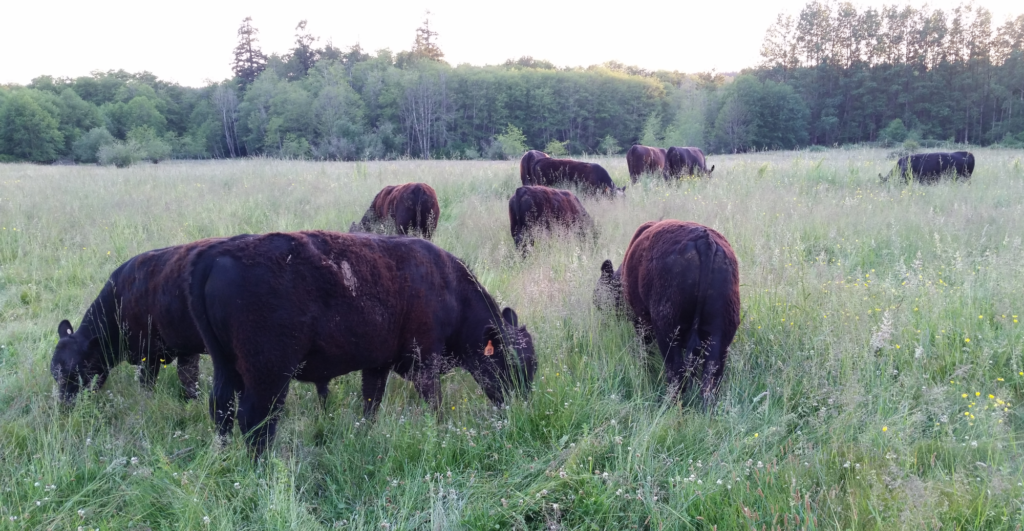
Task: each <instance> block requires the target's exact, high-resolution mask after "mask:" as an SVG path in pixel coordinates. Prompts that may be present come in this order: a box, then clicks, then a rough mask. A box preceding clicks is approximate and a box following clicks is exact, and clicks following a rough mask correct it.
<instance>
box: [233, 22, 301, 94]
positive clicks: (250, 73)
mask: <svg viewBox="0 0 1024 531" xmlns="http://www.w3.org/2000/svg"><path fill="white" fill-rule="evenodd" d="M303 22H304V21H303ZM259 32H260V30H258V29H256V28H254V27H253V25H252V17H245V20H243V21H242V25H241V26H239V27H238V46H235V62H234V63H232V65H231V70H233V71H234V73H235V77H237V78H238V79H240V80H242V83H243V84H244V85H249V84H250V83H252V82H253V81H256V76H258V75H260V72H263V69H264V68H266V67H267V56H266V55H264V54H263V52H262V51H261V50H260V47H259V38H258V37H257V36H256V35H257V34H259Z"/></svg>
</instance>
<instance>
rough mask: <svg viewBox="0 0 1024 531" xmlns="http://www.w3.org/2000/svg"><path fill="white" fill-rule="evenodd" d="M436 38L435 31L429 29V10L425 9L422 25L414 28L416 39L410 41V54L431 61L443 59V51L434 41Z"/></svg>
mask: <svg viewBox="0 0 1024 531" xmlns="http://www.w3.org/2000/svg"><path fill="white" fill-rule="evenodd" d="M436 38H437V32H436V31H431V30H430V11H427V14H426V16H425V17H424V18H423V25H422V26H420V27H418V28H416V40H415V41H414V42H413V43H412V54H413V55H414V56H416V57H419V58H423V59H430V60H431V61H438V62H440V61H443V60H444V52H442V51H441V48H440V47H438V46H437V43H436V42H434V39H436Z"/></svg>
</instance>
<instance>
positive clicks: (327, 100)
mask: <svg viewBox="0 0 1024 531" xmlns="http://www.w3.org/2000/svg"><path fill="white" fill-rule="evenodd" d="M295 31H296V34H295V42H294V47H293V48H292V49H291V50H289V51H288V52H287V53H284V54H269V55H268V54H265V53H263V51H262V50H261V48H260V44H259V31H258V29H257V28H256V27H255V25H254V24H253V21H252V20H251V19H249V18H246V19H244V20H243V21H242V23H241V25H240V27H239V28H238V44H237V47H236V48H235V49H234V50H233V51H231V50H225V51H223V53H224V56H225V60H226V61H230V62H231V65H232V71H233V73H234V77H233V78H231V79H226V80H223V81H221V82H218V83H211V84H209V85H207V86H204V87H198V88H196V87H185V86H181V85H178V84H175V83H169V82H166V81H163V80H160V79H159V78H157V77H156V76H155V75H153V74H151V73H149V72H141V73H130V72H125V71H120V70H119V71H108V72H99V71H97V72H93V73H92V74H91V75H89V76H82V77H77V78H73V79H72V78H56V77H53V76H47V75H43V76H40V77H37V78H35V79H33V80H32V81H31V83H29V84H28V85H25V86H19V85H3V86H0V162H18V161H30V162H39V163H48V162H62V163H71V162H100V163H103V164H114V165H117V166H123V165H128V164H131V163H132V162H136V161H139V160H152V161H153V162H158V161H160V160H164V159H168V158H178V159H201V158H231V157H251V156H267V157H278V158H293V159H314V160H367V159H371V160H372V159H392V158H402V157H408V158H447V159H478V158H490V159H506V158H513V157H517V156H519V154H521V153H522V151H523V150H524V149H526V148H532V149H542V150H545V151H547V152H549V153H551V154H553V155H563V154H572V155H576V154H585V153H602V154H614V153H621V152H623V151H624V150H625V149H626V148H628V146H630V145H631V144H633V143H642V144H648V145H690V146H701V147H703V148H704V149H705V151H708V152H711V153H739V152H747V151H760V150H775V149H795V148H803V147H808V146H828V147H831V146H837V145H845V144H854V143H877V144H880V145H890V144H897V143H910V144H911V145H918V146H925V147H928V146H934V145H939V144H940V143H961V144H974V145H996V144H998V145H1002V146H1008V147H1024V15H1020V16H1017V17H1016V18H1011V19H1008V20H1006V21H1004V22H1001V23H1000V22H999V21H994V20H993V16H992V14H991V12H989V11H988V10H987V9H985V8H984V7H980V6H976V5H974V4H962V5H960V6H959V7H956V8H954V9H952V10H945V11H944V10H942V9H932V8H930V7H927V6H922V7H910V6H900V5H887V6H883V7H881V8H880V9H875V8H870V7H868V8H859V7H858V6H856V5H855V4H852V3H849V2H818V1H814V2H810V3H808V4H806V5H805V6H804V7H803V8H802V9H801V11H800V12H799V13H798V14H795V15H794V14H780V15H779V16H778V18H777V19H776V21H775V22H774V23H773V24H771V26H770V27H769V28H768V29H767V31H766V34H765V38H764V41H763V45H762V49H761V56H762V62H761V64H759V65H755V66H752V67H751V68H748V69H745V70H743V71H742V72H739V73H729V74H723V73H717V72H703V73H695V74H685V73H680V72H678V71H672V72H668V71H648V70H645V69H643V68H641V67H636V66H628V65H624V64H621V63H618V62H615V61H610V62H607V63H604V64H601V65H593V66H589V67H572V68H559V67H556V66H555V65H553V64H551V63H550V62H547V61H544V60H539V59H534V58H531V57H521V58H519V59H509V60H508V61H506V62H505V63H503V64H499V65H489V66H472V65H467V64H462V65H456V66H452V65H450V64H448V63H447V62H446V61H445V60H444V52H443V51H442V50H441V49H440V48H439V47H438V46H437V44H436V38H437V33H436V32H434V31H432V30H431V29H430V24H429V20H426V21H424V23H423V25H422V26H421V27H420V28H418V29H417V31H416V35H415V38H414V40H413V44H412V46H411V48H410V50H408V51H400V52H393V51H391V50H388V49H383V50H377V51H375V52H372V53H370V52H367V51H365V50H363V49H362V48H361V47H360V46H359V45H358V44H355V45H352V46H350V47H348V48H345V49H342V48H337V47H335V46H334V45H333V44H331V43H326V44H323V45H321V44H320V39H319V38H318V37H316V36H314V35H312V34H310V33H309V32H307V31H306V22H305V21H300V22H299V23H298V25H297V26H296V29H295Z"/></svg>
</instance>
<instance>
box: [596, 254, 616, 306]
mask: <svg viewBox="0 0 1024 531" xmlns="http://www.w3.org/2000/svg"><path fill="white" fill-rule="evenodd" d="M620 275H621V272H620V271H615V268H614V267H613V266H612V261H611V260H605V261H604V262H603V263H602V264H601V277H600V278H598V279H597V287H595V288H594V306H596V307H597V309H598V310H601V311H606V312H610V311H618V310H620V309H621V308H622V280H621V278H620Z"/></svg>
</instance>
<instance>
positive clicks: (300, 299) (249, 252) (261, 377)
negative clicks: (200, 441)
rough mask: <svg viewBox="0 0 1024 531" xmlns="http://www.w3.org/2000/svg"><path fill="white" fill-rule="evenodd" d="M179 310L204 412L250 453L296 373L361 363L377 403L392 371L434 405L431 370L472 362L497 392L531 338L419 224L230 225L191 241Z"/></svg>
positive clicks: (366, 391)
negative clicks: (389, 227) (353, 229)
mask: <svg viewBox="0 0 1024 531" xmlns="http://www.w3.org/2000/svg"><path fill="white" fill-rule="evenodd" d="M188 293H189V300H190V302H189V310H190V313H191V314H192V318H193V319H194V321H195V324H196V328H197V329H198V330H199V333H200V334H201V335H202V337H203V341H204V342H205V343H206V346H207V348H208V350H209V352H210V358H211V360H212V361H213V390H212V391H211V393H210V416H211V417H212V418H213V420H214V422H215V423H216V425H217V428H218V433H219V435H220V436H222V437H224V436H226V435H228V434H229V433H230V432H231V430H232V428H233V425H234V415H235V408H234V405H235V394H236V393H238V394H239V402H238V421H239V422H238V424H239V427H240V428H241V430H242V432H243V433H244V434H245V435H246V437H247V439H248V441H249V443H250V444H251V445H253V446H254V447H255V450H256V453H257V455H259V453H260V452H261V451H262V450H263V449H264V448H265V446H266V445H267V444H268V443H269V442H270V441H271V440H272V439H273V436H274V431H275V426H276V423H277V416H278V414H279V413H280V411H281V408H282V406H283V405H284V401H285V398H286V397H287V395H288V387H289V385H290V382H291V380H292V379H293V378H294V379H296V380H300V381H306V382H314V383H317V384H319V385H324V384H326V383H327V382H329V381H330V380H332V379H333V378H336V377H338V376H341V375H343V374H347V373H350V372H353V371H362V379H363V401H362V402H363V414H364V415H366V417H367V418H370V417H372V416H373V415H374V412H375V411H376V410H377V408H378V406H379V405H380V402H381V399H382V398H383V397H384V388H385V385H386V383H387V380H388V375H389V374H390V373H391V372H392V371H394V372H395V373H397V374H398V375H400V376H402V377H403V378H405V379H407V380H410V381H412V382H413V385H414V386H415V387H416V390H417V391H419V393H420V395H422V396H423V398H424V399H425V400H426V401H427V402H428V403H429V404H430V405H431V406H432V407H433V408H434V410H435V411H437V413H438V415H440V414H441V411H440V406H441V385H440V376H441V375H442V374H444V373H447V372H449V371H451V370H453V369H454V368H456V367H459V368H462V369H465V370H466V371H467V372H469V373H470V374H471V375H472V376H473V379H475V380H476V382H477V384H479V385H480V387H481V389H482V390H483V392H484V394H486V395H487V397H488V398H489V399H490V400H491V402H493V403H494V404H495V405H501V404H502V403H503V402H504V400H505V399H506V398H507V397H508V395H507V394H506V392H507V391H512V390H513V389H515V388H517V387H518V388H519V389H522V390H523V391H524V392H529V388H530V383H531V382H532V380H533V375H534V372H535V371H536V369H537V360H536V357H535V354H534V348H533V340H532V339H531V337H530V333H529V332H528V331H527V330H526V327H524V326H520V325H519V318H518V316H517V315H516V313H515V312H514V311H513V310H512V309H511V308H505V309H504V310H502V309H501V307H500V306H498V304H497V303H496V302H495V301H494V298H492V297H491V296H490V295H489V294H488V293H487V290H485V289H484V287H483V286H481V285H480V283H479V282H478V281H477V279H476V277H475V276H474V275H473V273H472V272H471V271H470V270H469V269H468V268H467V267H466V265H465V264H464V263H463V262H462V261H460V260H459V259H458V258H456V257H455V256H453V255H451V254H449V253H448V252H446V251H444V250H443V249H441V248H439V247H437V246H436V245H434V244H432V243H430V242H428V241H426V240H422V239H419V238H395V237H388V236H378V235H368V234H340V233H336V232H326V231H309V232H293V233H271V234H264V235H260V236H240V237H236V238H232V239H230V240H227V241H224V242H222V243H219V244H217V245H212V246H209V247H207V248H206V249H204V250H203V251H201V252H199V253H196V255H195V257H194V258H193V260H192V275H191V284H190V286H189V291H188Z"/></svg>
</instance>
